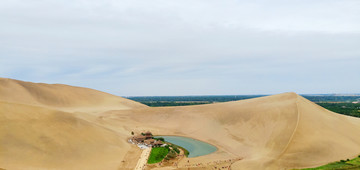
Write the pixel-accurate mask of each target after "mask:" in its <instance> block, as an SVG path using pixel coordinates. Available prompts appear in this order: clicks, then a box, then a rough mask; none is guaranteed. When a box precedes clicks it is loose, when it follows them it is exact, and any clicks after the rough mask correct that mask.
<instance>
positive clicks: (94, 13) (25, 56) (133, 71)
mask: <svg viewBox="0 0 360 170" xmlns="http://www.w3.org/2000/svg"><path fill="white" fill-rule="evenodd" d="M0 77H4V78H12V79H18V80H23V81H32V82H44V83H61V84H69V85H74V86H82V87H89V88H94V89H97V90H101V91H105V92H108V93H112V94H115V95H119V96H164V95H166V96H173V95H241V94H276V93H283V92H296V93H299V94H320V93H360V1H359V0H316V1H314V0H291V1H289V0H272V1H269V0H71V1H57V0H33V1H28V0H1V1H0Z"/></svg>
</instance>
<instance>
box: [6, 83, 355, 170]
mask: <svg viewBox="0 0 360 170" xmlns="http://www.w3.org/2000/svg"><path fill="white" fill-rule="evenodd" d="M22 94H23V95H22ZM91 96H93V97H91ZM93 113H96V114H93ZM0 122H1V124H0V168H5V169H29V168H34V169H37V168H43V169H55V168H59V169H127V168H128V169H131V168H134V167H135V165H136V161H134V159H135V160H136V159H137V156H139V155H140V152H139V151H138V150H137V148H134V147H133V146H131V145H130V144H128V143H127V142H126V139H127V137H130V133H131V131H134V132H141V131H144V130H151V131H152V132H153V133H155V134H161V135H180V136H187V137H193V138H196V139H199V140H202V141H206V142H208V143H210V144H213V145H215V146H217V147H218V151H216V152H215V153H213V154H209V155H206V156H201V157H197V158H191V159H183V160H182V162H180V163H179V167H180V168H181V167H182V168H184V166H185V165H186V163H187V160H189V161H190V162H194V163H206V162H212V161H219V160H226V159H232V158H240V159H241V160H239V161H237V162H235V163H233V164H232V169H291V168H302V167H314V166H317V165H321V164H325V163H328V162H332V161H337V160H340V159H346V158H351V157H354V156H356V155H358V154H359V153H360V120H359V119H357V118H353V117H348V116H343V115H340V114H336V113H333V112H330V111H328V110H326V109H324V108H322V107H320V106H318V105H316V104H314V103H312V102H310V101H308V100H306V99H305V98H303V97H301V96H299V95H297V94H295V93H284V94H279V95H274V96H268V97H261V98H255V99H249V100H242V101H235V102H226V103H217V104H208V105H198V106H182V107H161V108H150V107H146V106H144V105H141V104H139V103H136V102H133V101H129V100H126V99H123V98H120V97H117V96H113V95H110V94H106V93H102V92H98V91H95V90H91V89H87V88H79V87H71V86H66V85H49V84H35V83H30V82H22V81H17V80H10V79H0ZM208 168H210V167H208Z"/></svg>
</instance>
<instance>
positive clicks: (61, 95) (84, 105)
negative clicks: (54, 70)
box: [0, 78, 147, 112]
mask: <svg viewBox="0 0 360 170" xmlns="http://www.w3.org/2000/svg"><path fill="white" fill-rule="evenodd" d="M0 94H1V95H0V101H7V102H13V103H21V104H27V105H35V106H43V107H50V108H56V109H58V110H65V111H87V112H101V111H106V110H111V109H114V110H124V109H132V108H139V107H147V106H145V105H143V104H141V103H138V102H134V101H131V100H128V99H125V98H122V97H118V96H114V95H111V94H108V93H104V92H101V91H97V90H93V89H88V88H82V87H74V86H69V85H63V84H45V83H31V82H24V81H19V80H13V79H5V78H0Z"/></svg>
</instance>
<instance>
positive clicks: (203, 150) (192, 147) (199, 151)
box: [156, 136, 217, 158]
mask: <svg viewBox="0 0 360 170" xmlns="http://www.w3.org/2000/svg"><path fill="white" fill-rule="evenodd" d="M156 137H163V138H164V139H165V141H166V142H170V143H173V144H175V145H178V146H181V147H183V148H185V149H186V150H188V151H189V156H188V157H189V158H193V157H198V156H202V155H207V154H210V153H212V152H215V151H216V150H217V148H216V147H215V146H213V145H210V144H208V143H205V142H201V141H199V140H195V139H192V138H187V137H181V136H156Z"/></svg>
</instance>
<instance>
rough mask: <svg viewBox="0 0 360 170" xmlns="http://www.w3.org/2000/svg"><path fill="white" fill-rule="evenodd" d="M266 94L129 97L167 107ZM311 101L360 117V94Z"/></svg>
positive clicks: (319, 97) (313, 97)
mask: <svg viewBox="0 0 360 170" xmlns="http://www.w3.org/2000/svg"><path fill="white" fill-rule="evenodd" d="M262 96H265V95H229V96H144V97H128V99H131V100H135V101H138V102H141V103H143V104H145V105H148V106H150V107H166V106H186V105H199V104H210V103H216V102H228V101H236V100H244V99H251V98H255V97H262ZM303 97H305V98H307V99H309V100H310V101H313V102H316V103H317V104H319V105H320V106H322V107H324V108H326V109H328V110H331V111H333V112H336V113H340V114H344V115H349V116H354V117H360V104H359V103H351V102H354V101H360V96H334V95H324V96H320V95H319V96H312V95H303Z"/></svg>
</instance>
